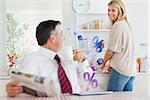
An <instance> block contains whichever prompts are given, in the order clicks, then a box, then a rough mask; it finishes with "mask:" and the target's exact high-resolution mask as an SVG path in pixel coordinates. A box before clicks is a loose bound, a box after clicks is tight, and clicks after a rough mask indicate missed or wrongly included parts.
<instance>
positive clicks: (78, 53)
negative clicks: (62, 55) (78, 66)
mask: <svg viewBox="0 0 150 100" xmlns="http://www.w3.org/2000/svg"><path fill="white" fill-rule="evenodd" d="M73 60H74V61H78V62H83V61H84V55H83V53H82V52H81V51H79V50H77V49H75V50H73Z"/></svg>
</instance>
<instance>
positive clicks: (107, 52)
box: [102, 49, 114, 67]
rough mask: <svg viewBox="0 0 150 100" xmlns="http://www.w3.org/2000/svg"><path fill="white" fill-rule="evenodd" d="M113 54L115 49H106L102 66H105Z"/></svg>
mask: <svg viewBox="0 0 150 100" xmlns="http://www.w3.org/2000/svg"><path fill="white" fill-rule="evenodd" d="M113 54H114V52H113V51H111V50H109V49H107V50H106V53H105V55H104V59H103V63H102V67H104V66H105V63H106V62H107V61H108V60H110V59H111V58H112V56H113Z"/></svg>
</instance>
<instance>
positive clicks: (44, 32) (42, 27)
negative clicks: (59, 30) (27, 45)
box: [36, 20, 61, 46]
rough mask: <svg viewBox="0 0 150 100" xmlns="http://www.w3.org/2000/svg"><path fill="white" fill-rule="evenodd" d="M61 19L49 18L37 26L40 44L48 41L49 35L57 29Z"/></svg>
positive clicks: (37, 36) (37, 37)
mask: <svg viewBox="0 0 150 100" xmlns="http://www.w3.org/2000/svg"><path fill="white" fill-rule="evenodd" d="M60 24H61V22H60V21H55V20H47V21H43V22H41V23H40V24H39V25H38V26H37V28H36V39H37V42H38V45H40V46H41V45H44V44H45V43H47V40H48V38H49V36H50V35H51V34H52V31H55V28H56V26H57V25H60Z"/></svg>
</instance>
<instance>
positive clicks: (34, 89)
mask: <svg viewBox="0 0 150 100" xmlns="http://www.w3.org/2000/svg"><path fill="white" fill-rule="evenodd" d="M10 76H11V79H12V80H13V81H18V82H20V84H21V85H22V86H23V92H24V93H27V94H30V95H33V96H40V97H41V96H44V97H46V96H56V92H55V91H52V90H55V89H54V85H53V84H54V83H53V82H52V81H50V79H48V78H45V77H40V76H35V75H32V74H27V73H22V72H17V71H12V72H11V74H10Z"/></svg>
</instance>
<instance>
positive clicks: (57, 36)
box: [55, 25, 63, 51]
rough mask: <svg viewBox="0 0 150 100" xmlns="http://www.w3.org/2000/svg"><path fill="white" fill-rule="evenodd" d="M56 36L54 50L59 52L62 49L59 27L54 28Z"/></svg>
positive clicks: (61, 32) (61, 31)
mask: <svg viewBox="0 0 150 100" xmlns="http://www.w3.org/2000/svg"><path fill="white" fill-rule="evenodd" d="M56 30H57V35H56V40H55V46H56V50H57V51H59V50H60V49H61V48H62V44H63V28H62V26H61V25H57V26H56Z"/></svg>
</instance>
